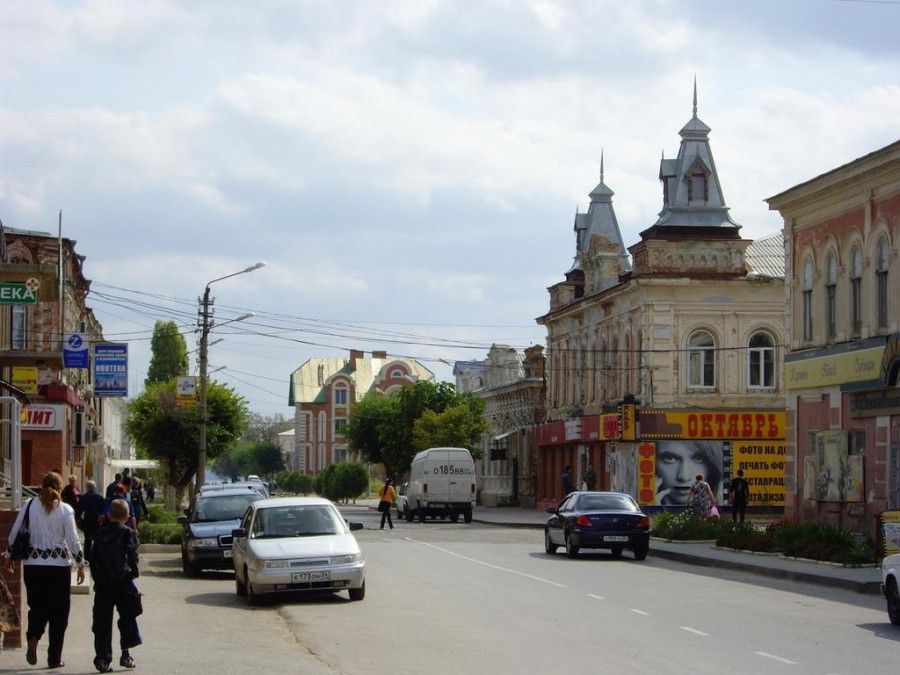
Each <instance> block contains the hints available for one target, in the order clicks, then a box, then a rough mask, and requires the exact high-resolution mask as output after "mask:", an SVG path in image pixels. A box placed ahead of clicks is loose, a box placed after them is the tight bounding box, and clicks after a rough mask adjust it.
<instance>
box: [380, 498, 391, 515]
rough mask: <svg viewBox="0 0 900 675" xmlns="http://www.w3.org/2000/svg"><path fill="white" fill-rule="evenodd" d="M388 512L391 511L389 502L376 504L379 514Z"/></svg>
mask: <svg viewBox="0 0 900 675" xmlns="http://www.w3.org/2000/svg"><path fill="white" fill-rule="evenodd" d="M390 510H391V503H390V502H385V501H381V502H378V511H379V513H384V512H385V511H390Z"/></svg>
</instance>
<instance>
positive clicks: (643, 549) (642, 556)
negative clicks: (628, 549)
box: [634, 544, 650, 560]
mask: <svg viewBox="0 0 900 675" xmlns="http://www.w3.org/2000/svg"><path fill="white" fill-rule="evenodd" d="M649 550H650V545H649V544H638V545H637V546H635V547H634V559H635V560H646V558H647V552H648V551H649Z"/></svg>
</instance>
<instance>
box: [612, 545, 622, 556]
mask: <svg viewBox="0 0 900 675" xmlns="http://www.w3.org/2000/svg"><path fill="white" fill-rule="evenodd" d="M624 550H625V548H624V547H623V546H613V547H612V554H613V558H618V557H619V556H620V555H622V551H624Z"/></svg>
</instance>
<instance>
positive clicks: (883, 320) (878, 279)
mask: <svg viewBox="0 0 900 675" xmlns="http://www.w3.org/2000/svg"><path fill="white" fill-rule="evenodd" d="M889 257H890V250H889V249H888V243H887V239H885V238H884V237H882V238H881V239H879V240H878V245H877V246H876V247H875V288H876V291H875V292H876V298H875V302H876V305H877V307H878V327H879V328H887V327H888V258H889Z"/></svg>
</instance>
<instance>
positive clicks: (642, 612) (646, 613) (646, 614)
mask: <svg viewBox="0 0 900 675" xmlns="http://www.w3.org/2000/svg"><path fill="white" fill-rule="evenodd" d="M631 611H632V612H634V613H635V614H640V615H641V616H652V615H651V614H650V612H645V611H643V610H641V609H634V608H632V610H631Z"/></svg>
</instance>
